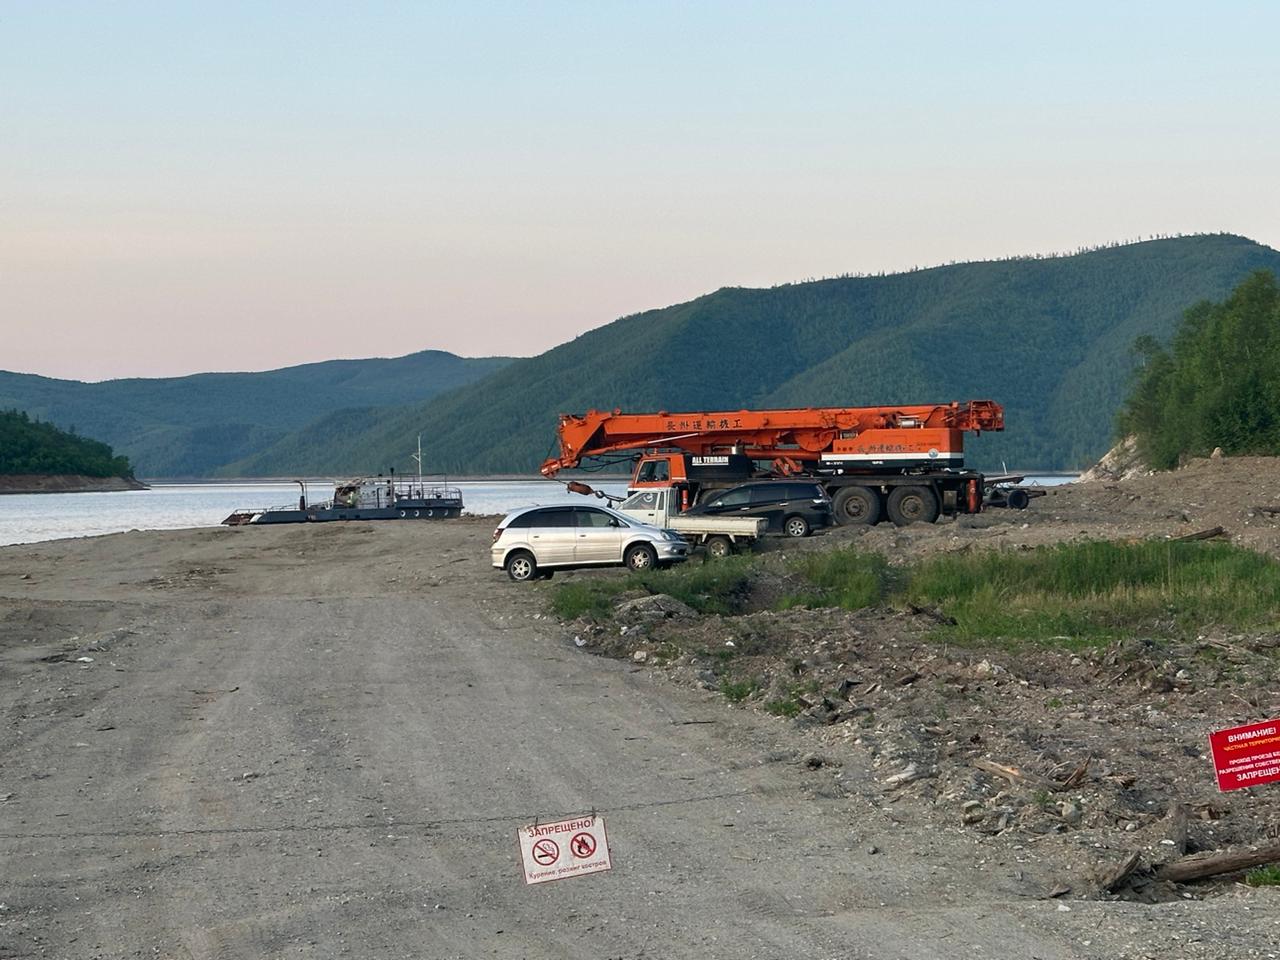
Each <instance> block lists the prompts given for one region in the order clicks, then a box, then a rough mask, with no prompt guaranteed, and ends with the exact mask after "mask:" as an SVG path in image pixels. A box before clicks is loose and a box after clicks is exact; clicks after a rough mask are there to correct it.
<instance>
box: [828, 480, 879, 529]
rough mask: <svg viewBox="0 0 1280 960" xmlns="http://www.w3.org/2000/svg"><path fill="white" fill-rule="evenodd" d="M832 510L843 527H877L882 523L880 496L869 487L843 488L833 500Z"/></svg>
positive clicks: (837, 521)
mask: <svg viewBox="0 0 1280 960" xmlns="http://www.w3.org/2000/svg"><path fill="white" fill-rule="evenodd" d="M831 510H832V512H834V513H835V515H836V523H838V524H839V525H840V526H842V527H856V526H863V525H865V526H868V527H871V526H875V525H876V524H877V523H879V522H880V494H879V493H878V492H877V491H875V490H872V489H871V488H869V487H841V488H840V489H839V490H837V491H836V495H835V496H834V497H832V498H831Z"/></svg>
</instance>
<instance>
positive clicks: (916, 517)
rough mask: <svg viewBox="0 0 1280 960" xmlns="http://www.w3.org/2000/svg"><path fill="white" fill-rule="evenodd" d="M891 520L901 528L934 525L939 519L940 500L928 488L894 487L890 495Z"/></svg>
mask: <svg viewBox="0 0 1280 960" xmlns="http://www.w3.org/2000/svg"><path fill="white" fill-rule="evenodd" d="M889 519H890V520H892V521H893V522H894V523H895V524H896V525H897V526H899V527H905V526H907V525H908V524H911V523H933V521H935V520H937V519H938V498H937V496H936V495H935V494H934V492H933V491H932V490H930V489H929V488H928V487H894V488H893V490H892V491H891V492H890V494H889Z"/></svg>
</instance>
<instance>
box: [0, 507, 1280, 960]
mask: <svg viewBox="0 0 1280 960" xmlns="http://www.w3.org/2000/svg"><path fill="white" fill-rule="evenodd" d="M1001 522H1002V523H1006V524H1012V523H1013V521H1011V520H1007V519H1005V520H1001ZM1018 529H1021V528H1020V527H1019V528H1018ZM1028 529H1030V528H1028ZM490 530H491V523H490V522H488V521H484V520H475V521H461V522H456V523H450V524H447V525H446V524H439V525H425V524H424V525H410V524H381V525H378V524H348V525H336V524H335V525H332V526H324V527H316V526H299V527H284V528H280V529H239V530H201V531H178V532H167V533H131V534H121V535H117V536H111V537H102V538H96V539H92V540H84V541H64V542H58V543H51V544H42V545H37V546H34V547H33V546H27V547H9V548H4V549H2V550H0V709H2V710H3V716H4V728H3V732H2V733H0V767H2V771H3V772H2V780H0V797H4V798H5V799H3V801H0V862H3V863H4V865H5V869H4V871H3V876H2V877H0V903H2V904H3V908H2V909H0V957H26V956H34V957H195V958H203V957H244V958H260V957H276V956H286V955H287V956H298V955H302V956H317V957H319V956H335V955H351V956H359V957H394V956H414V957H476V956H500V957H547V958H553V957H603V956H611V957H613V956H616V957H640V956H645V957H667V956H671V957H684V956H688V957H694V956H696V957H793V956H813V957H842V958H843V957H876V958H879V957H923V956H934V955H939V954H940V953H943V952H945V953H946V955H948V956H955V957H1019V958H1022V957H1031V956H1035V957H1120V956H1135V957H1137V956H1158V957H1167V956H1195V957H1199V956H1204V957H1215V958H1221V957H1246V956H1248V957H1256V956H1259V955H1264V956H1265V955H1267V954H1266V950H1270V949H1274V945H1275V944H1276V943H1277V942H1278V941H1280V925H1277V920H1276V913H1275V906H1276V899H1275V896H1274V893H1273V892H1272V891H1265V890H1263V891H1257V890H1246V889H1244V888H1239V889H1237V890H1235V891H1229V892H1227V893H1224V894H1222V895H1219V896H1218V897H1216V898H1215V899H1214V901H1213V902H1212V903H1202V902H1199V901H1186V902H1175V903H1165V904H1159V905H1155V906H1144V905H1138V904H1128V903H1104V902H1098V901H1072V902H1071V903H1070V904H1069V905H1068V904H1064V903H1061V902H1060V901H1057V900H1052V899H1041V897H1044V896H1045V892H1046V891H1048V890H1049V889H1050V888H1051V887H1052V886H1053V884H1054V877H1053V876H1052V875H1051V874H1049V873H1047V872H1045V871H1044V870H1043V869H1042V868H1040V867H1037V866H1036V865H1035V864H1034V863H1024V862H1021V861H1023V860H1030V859H1031V858H1025V857H1023V856H1021V855H1020V854H1019V853H1018V851H1017V849H1016V848H1010V847H1008V846H1007V845H1004V844H994V843H993V842H992V841H991V840H990V839H989V838H985V837H983V836H981V835H975V834H974V833H972V832H969V831H964V830H962V829H959V828H956V829H938V828H937V827H936V826H934V825H931V824H929V823H925V822H919V821H917V820H915V819H914V818H913V817H912V816H910V815H907V814H905V813H904V814H902V815H900V814H899V813H898V812H897V809H896V807H895V804H894V803H893V802H892V801H891V800H888V801H887V800H886V799H885V797H884V795H883V793H882V792H881V790H880V788H879V787H878V786H877V785H876V784H875V783H874V782H873V777H872V776H871V771H870V770H869V769H868V768H867V767H866V766H864V765H863V763H864V761H860V760H859V759H858V754H857V753H855V752H853V751H849V752H845V753H838V754H832V753H827V754H825V759H826V760H827V761H829V762H827V763H825V764H823V765H821V766H819V767H818V768H817V769H811V766H810V765H809V764H807V763H805V762H804V758H805V757H806V754H808V753H809V752H810V751H813V750H814V749H815V746H818V745H817V744H815V741H814V740H813V739H812V738H810V737H809V736H807V735H806V734H805V733H804V732H803V731H800V730H796V729H795V728H793V726H792V725H790V724H788V723H786V722H783V721H780V720H775V719H773V718H768V717H762V716H758V715H756V714H753V713H751V712H748V711H743V710H738V709H733V708H730V707H728V706H727V705H725V703H724V702H723V700H722V698H720V697H719V696H718V695H716V694H713V693H709V692H703V691H696V690H689V689H683V688H681V687H678V686H675V685H671V684H668V683H665V682H664V681H662V680H661V679H655V678H651V677H649V676H648V675H647V674H646V673H645V672H642V671H639V670H636V669H634V668H632V667H630V666H627V665H624V664H621V663H619V662H617V661H614V660H609V659H606V658H602V657H598V656H592V655H589V654H587V653H584V652H583V651H580V650H578V649H576V648H575V647H574V646H573V645H572V643H571V642H570V641H568V640H567V639H566V637H565V634H564V632H563V630H562V629H561V628H560V627H559V625H558V624H554V623H553V622H551V621H548V620H546V619H545V618H544V617H543V613H542V611H543V607H542V604H543V597H544V596H545V589H546V587H545V585H526V586H525V587H517V586H515V585H513V584H510V583H509V582H508V581H506V579H505V578H504V577H502V576H501V574H499V573H498V572H497V571H493V570H491V569H490V568H489V567H488V565H487V546H488V541H489V532H490ZM882 535H883V536H895V534H893V533H892V532H890V531H885V532H884V533H883V534H882V533H881V531H876V532H875V533H874V534H872V536H876V537H878V536H882ZM937 535H938V536H943V535H944V532H943V531H941V530H939V532H938V533H937ZM592 575H598V574H580V576H592ZM24 578H26V579H24ZM80 658H91V660H89V661H84V662H80ZM593 808H594V809H596V810H598V811H599V812H600V813H601V814H602V815H603V816H604V817H605V818H606V820H607V822H608V826H609V834H610V840H611V845H612V847H613V853H614V858H615V869H614V870H613V872H612V873H609V874H605V875H600V876H595V877H586V878H581V879H575V880H570V881H564V882H561V883H555V884H547V885H543V886H538V887H525V886H524V885H523V884H522V883H521V880H520V876H519V871H518V865H517V851H516V843H515V828H516V827H517V825H519V824H521V823H525V822H529V821H532V820H533V819H534V818H542V819H547V818H550V817H553V816H557V815H560V814H572V813H578V812H582V811H587V810H591V809H593ZM873 851H874V852H873ZM1260 949H1262V950H1263V952H1262V953H1261V954H1260V953H1259V950H1260Z"/></svg>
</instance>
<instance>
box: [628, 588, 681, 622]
mask: <svg viewBox="0 0 1280 960" xmlns="http://www.w3.org/2000/svg"><path fill="white" fill-rule="evenodd" d="M614 609H615V612H616V613H617V615H618V616H619V617H623V618H629V619H633V620H672V619H685V618H688V617H696V616H697V612H696V611H695V610H694V609H693V608H692V607H691V606H689V605H688V604H687V603H684V602H683V601H680V600H677V599H676V598H675V597H672V596H668V595H667V594H665V593H655V594H652V595H650V596H647V597H637V598H636V599H634V600H624V601H623V602H622V603H620V604H618V606H617V607H615V608H614Z"/></svg>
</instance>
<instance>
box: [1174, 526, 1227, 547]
mask: <svg viewBox="0 0 1280 960" xmlns="http://www.w3.org/2000/svg"><path fill="white" fill-rule="evenodd" d="M1226 532H1227V531H1226V528H1225V527H1210V528H1209V529H1208V530H1199V531H1197V532H1195V533H1188V534H1184V535H1183V536H1181V537H1174V538H1173V542H1174V543H1186V542H1187V541H1189V540H1212V539H1213V538H1214V537H1221V536H1225V535H1226Z"/></svg>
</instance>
